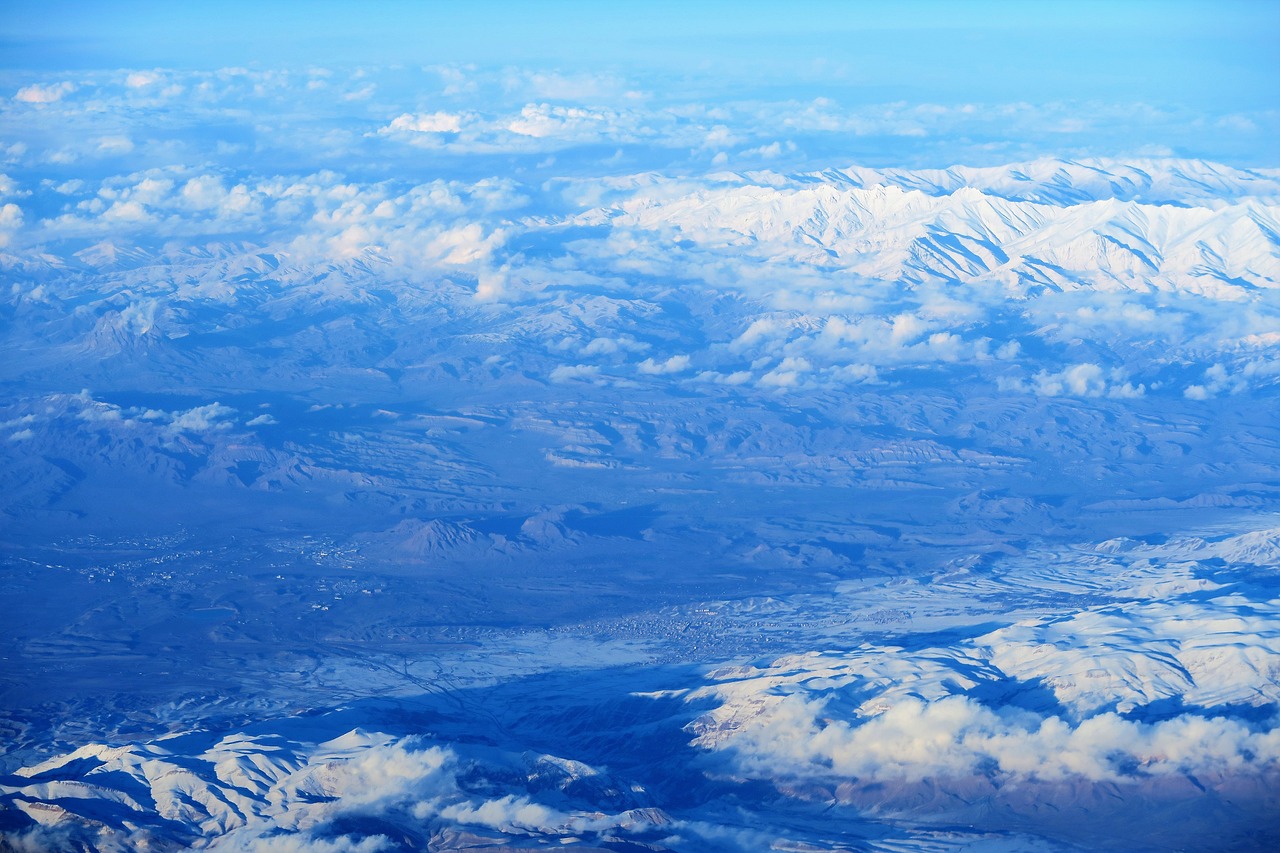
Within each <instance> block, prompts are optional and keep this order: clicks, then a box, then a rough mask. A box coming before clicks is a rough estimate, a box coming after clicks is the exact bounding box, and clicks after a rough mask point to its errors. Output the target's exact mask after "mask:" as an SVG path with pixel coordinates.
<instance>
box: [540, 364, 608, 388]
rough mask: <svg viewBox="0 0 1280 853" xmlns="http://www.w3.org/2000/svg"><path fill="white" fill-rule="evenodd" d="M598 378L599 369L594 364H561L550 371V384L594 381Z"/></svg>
mask: <svg viewBox="0 0 1280 853" xmlns="http://www.w3.org/2000/svg"><path fill="white" fill-rule="evenodd" d="M599 377H600V368H599V367H597V366H596V365H594V364H562V365H560V366H559V367H557V368H555V369H554V370H552V371H551V375H550V379H551V381H552V382H560V383H563V382H580V381H594V380H596V379H598V378H599Z"/></svg>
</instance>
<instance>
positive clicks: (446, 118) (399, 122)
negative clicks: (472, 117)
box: [379, 112, 463, 133]
mask: <svg viewBox="0 0 1280 853" xmlns="http://www.w3.org/2000/svg"><path fill="white" fill-rule="evenodd" d="M462 118H463V117H462V116H461V115H458V114H455V113H446V112H434V113H416V114H415V113H404V114H403V115H400V116H398V117H396V118H395V119H394V120H392V122H391V124H389V125H387V126H386V127H385V128H383V129H382V130H381V131H379V132H380V133H386V132H393V131H409V132H412V133H459V132H460V131H461V130H462Z"/></svg>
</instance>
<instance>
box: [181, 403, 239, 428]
mask: <svg viewBox="0 0 1280 853" xmlns="http://www.w3.org/2000/svg"><path fill="white" fill-rule="evenodd" d="M235 412H236V410H235V409H233V408H231V407H230V406H224V405H222V404H221V403H210V404H209V405H207V406H196V407H195V408H193V409H188V410H187V411H185V412H174V413H173V414H172V417H171V420H170V421H169V428H170V429H172V430H174V431H184V432H208V431H210V430H224V429H230V428H231V424H230V423H228V422H227V420H226V419H227V418H229V417H231V416H232V415H234V414H235Z"/></svg>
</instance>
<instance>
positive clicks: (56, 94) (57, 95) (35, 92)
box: [13, 81, 76, 104]
mask: <svg viewBox="0 0 1280 853" xmlns="http://www.w3.org/2000/svg"><path fill="white" fill-rule="evenodd" d="M75 90H76V87H75V85H74V84H72V83H70V82H67V81H63V82H61V83H48V84H45V85H41V84H39V83H33V84H32V85H30V86H23V87H22V88H21V89H19V90H18V94H16V95H14V96H13V97H14V99H15V100H18V101H22V102H23V103H27V104H52V103H55V102H56V101H60V100H62V99H63V98H64V97H66V96H67V95H69V94H71V93H72V92H74V91H75Z"/></svg>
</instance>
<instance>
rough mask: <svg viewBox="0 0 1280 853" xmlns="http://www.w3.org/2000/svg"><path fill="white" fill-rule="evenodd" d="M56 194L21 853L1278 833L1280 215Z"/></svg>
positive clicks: (10, 489) (2, 672) (723, 845)
mask: <svg viewBox="0 0 1280 853" xmlns="http://www.w3.org/2000/svg"><path fill="white" fill-rule="evenodd" d="M527 120H528V121H532V119H531V118H530V119H527ZM440 121H443V119H441V120H440ZM431 126H432V127H434V126H435V125H431ZM450 126H452V125H450ZM423 132H427V131H423ZM432 132H434V131H432ZM15 191H16V190H15ZM30 192H31V193H32V194H36V193H37V192H46V193H53V192H55V191H54V190H50V189H48V188H42V187H36V188H34V189H32V190H31V191H30ZM56 192H57V193H59V194H60V195H61V196H65V199H62V200H60V201H58V202H57V204H54V202H50V201H47V200H44V201H43V202H42V203H45V204H47V205H48V206H49V209H48V210H46V211H45V214H47V215H41V216H34V215H33V216H31V217H28V218H27V219H26V220H24V224H22V226H21V229H19V230H16V231H15V232H14V236H13V237H12V239H10V240H9V242H8V245H7V247H6V250H5V251H6V254H5V255H4V256H3V269H4V271H5V275H6V277H7V280H8V287H7V288H5V290H4V291H3V294H2V295H0V328H2V329H3V333H2V334H0V382H3V383H4V387H5V389H6V397H5V400H4V406H3V408H2V409H0V459H2V460H3V462H2V463H0V484H3V490H2V494H0V509H2V510H3V512H4V518H5V520H6V521H5V523H6V525H7V527H6V538H5V544H4V552H3V553H4V559H5V566H6V571H7V572H8V574H7V575H6V578H7V581H6V584H5V585H4V587H3V588H0V596H2V599H0V603H2V604H3V608H4V612H5V613H7V614H9V617H8V619H7V620H6V621H7V623H8V624H7V627H6V628H5V629H4V633H3V637H4V645H3V655H4V657H5V661H6V663H5V666H4V667H2V668H0V679H2V680H0V697H2V698H3V702H4V704H3V712H4V713H3V716H0V726H3V728H2V729H0V730H2V731H3V732H4V736H5V740H6V747H5V749H4V752H3V755H2V761H3V764H2V766H0V770H2V771H3V774H2V775H0V839H3V840H2V841H0V848H3V849H13V850H29V849H36V850H42V849H84V850H135V849H151V850H166V849H175V850H176V849H187V848H196V849H228V850H272V849H278V850H295V849H296V850H323V851H330V850H332V851H337V850H359V851H375V850H421V849H428V850H473V851H475V850H485V849H499V848H507V849H509V848H512V847H515V848H517V849H520V848H527V849H534V848H540V847H541V848H547V847H555V848H556V849H578V850H614V851H641V850H649V851H652V850H676V851H690V850H699V851H701V850H724V851H739V850H758V849H780V850H784V849H785V850H814V849H828V850H848V849H869V850H884V851H889V850H958V849H1008V850H1033V849H1042V850H1078V849H1082V848H1083V849H1100V848H1105V847H1108V846H1110V847H1111V848H1112V849H1114V847H1115V846H1116V845H1119V846H1122V847H1124V849H1131V850H1163V849H1170V848H1171V847H1173V846H1176V845H1182V846H1183V847H1185V848H1187V849H1212V848H1213V847H1214V846H1215V845H1217V844H1219V843H1221V844H1224V845H1227V846H1231V845H1234V846H1235V847H1236V848H1239V849H1266V845H1267V844H1269V843H1271V842H1272V841H1273V840H1274V839H1275V838H1276V837H1280V836H1278V835H1277V826H1276V824H1275V817H1274V816H1275V815H1276V814H1277V813H1278V812H1277V802H1276V798H1275V794H1274V793H1273V792H1274V790H1275V788H1274V783H1275V782H1276V779H1277V773H1278V772H1280V741H1278V740H1277V729H1276V726H1275V713H1276V709H1277V705H1278V703H1280V633H1278V632H1277V630H1276V627H1275V626H1276V618H1277V611H1276V600H1275V587H1276V582H1277V575H1276V567H1277V559H1278V555H1280V546H1278V545H1277V536H1276V521H1275V518H1276V513H1277V512H1278V511H1280V486H1278V485H1277V476H1276V472H1277V470H1280V453H1278V451H1277V448H1280V433H1278V432H1277V423H1278V422H1277V419H1276V413H1277V404H1276V400H1277V381H1278V380H1280V359H1277V358H1276V353H1277V347H1280V214H1278V213H1277V211H1278V210H1280V207H1278V200H1280V173H1277V172H1276V171H1275V170H1260V169H1255V170H1242V169H1232V168H1229V167H1226V166H1222V165H1217V164H1213V163H1207V162H1202V161H1194V160H1172V159H1169V160H1161V159H1151V160H1141V161H1120V160H1102V159H1091V160H1037V161H1034V162H1029V163H1019V164H1012V165H1007V166H1001V167H984V168H965V167H955V168H951V169H946V170H905V169H901V170H900V169H871V168H864V167H847V168H838V169H829V170H821V171H795V172H789V173H784V172H782V171H776V172H774V171H742V172H726V171H713V172H709V173H705V174H698V175H689V174H676V172H675V171H674V170H673V172H672V173H671V174H665V173H660V172H639V173H636V174H631V175H623V176H612V177H598V176H583V175H569V174H566V175H563V176H559V177H555V178H549V177H547V176H546V175H539V176H538V178H537V180H536V181H534V180H532V179H529V180H525V179H516V178H508V179H502V180H498V179H493V178H483V179H477V180H474V181H470V182H466V181H451V182H442V181H434V180H433V181H430V182H423V183H416V184H415V183H413V182H412V181H408V180H370V181H361V180H355V179H353V180H344V179H340V178H339V177H338V176H335V175H333V174H331V173H322V172H317V173H315V174H305V175H297V174H293V175H270V174H257V175H251V174H247V173H235V174H232V173H214V172H210V173H208V174H197V173H195V172H194V171H193V170H189V169H187V170H182V171H179V170H176V169H175V170H170V171H168V172H156V173H148V174H141V173H139V174H128V175H116V176H112V177H109V178H105V179H102V180H101V181H100V182H99V183H98V184H97V185H93V184H92V183H91V182H89V181H87V180H84V181H82V182H81V184H77V185H75V186H72V187H66V188H65V190H57V191H56ZM15 198H18V196H15ZM25 199H26V196H22V197H20V199H19V200H20V201H21V202H22V203H23V204H28V205H30V204H33V202H28V201H26V200H25ZM95 200H96V201H95ZM15 203H16V202H15ZM117 205H118V206H117ZM33 209H34V208H33ZM113 210H114V211H115V213H114V214H112V213H111V211H113ZM6 845H7V846H6Z"/></svg>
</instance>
